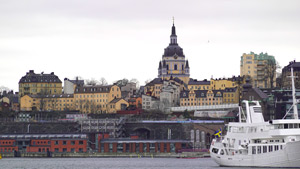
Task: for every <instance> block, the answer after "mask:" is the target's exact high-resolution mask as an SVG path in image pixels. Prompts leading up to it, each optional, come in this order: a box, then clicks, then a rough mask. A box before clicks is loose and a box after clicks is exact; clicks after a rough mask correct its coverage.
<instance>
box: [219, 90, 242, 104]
mask: <svg viewBox="0 0 300 169" xmlns="http://www.w3.org/2000/svg"><path fill="white" fill-rule="evenodd" d="M237 89H238V88H237V87H232V88H225V89H224V91H223V103H224V104H228V103H239V92H238V90H237Z"/></svg>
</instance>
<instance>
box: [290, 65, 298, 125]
mask: <svg viewBox="0 0 300 169" xmlns="http://www.w3.org/2000/svg"><path fill="white" fill-rule="evenodd" d="M291 78H292V95H293V111H294V119H298V108H297V100H296V90H295V82H294V78H295V76H294V70H293V66H291Z"/></svg>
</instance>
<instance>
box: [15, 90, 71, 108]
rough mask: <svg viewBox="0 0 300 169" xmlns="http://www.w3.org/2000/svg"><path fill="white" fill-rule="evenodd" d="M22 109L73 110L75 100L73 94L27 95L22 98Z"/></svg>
mask: <svg viewBox="0 0 300 169" xmlns="http://www.w3.org/2000/svg"><path fill="white" fill-rule="evenodd" d="M20 101H21V104H20V110H21V111H35V110H37V111H73V110H75V101H74V97H73V95H72V94H60V95H25V96H23V97H21V99H20Z"/></svg>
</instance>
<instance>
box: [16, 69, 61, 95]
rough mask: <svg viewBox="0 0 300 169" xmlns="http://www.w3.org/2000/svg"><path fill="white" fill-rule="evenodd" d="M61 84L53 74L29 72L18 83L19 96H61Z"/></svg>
mask: <svg viewBox="0 0 300 169" xmlns="http://www.w3.org/2000/svg"><path fill="white" fill-rule="evenodd" d="M61 93H62V82H61V80H60V79H59V78H58V76H56V75H54V72H52V73H50V74H44V73H41V74H36V73H34V71H33V70H30V71H29V72H27V73H26V75H25V76H23V77H22V78H21V79H20V81H19V95H20V97H22V96H24V95H28V94H30V95H36V94H39V95H47V94H61Z"/></svg>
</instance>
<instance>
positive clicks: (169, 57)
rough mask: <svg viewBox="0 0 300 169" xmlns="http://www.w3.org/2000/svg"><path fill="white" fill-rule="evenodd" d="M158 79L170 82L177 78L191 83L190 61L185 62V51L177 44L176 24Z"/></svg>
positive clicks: (160, 66) (161, 63) (159, 69)
mask: <svg viewBox="0 0 300 169" xmlns="http://www.w3.org/2000/svg"><path fill="white" fill-rule="evenodd" d="M158 77H159V78H161V79H164V80H169V79H170V78H171V77H173V78H176V77H177V78H179V79H180V80H182V81H183V82H184V83H185V84H188V82H189V77H190V67H189V62H188V60H185V55H184V54H183V49H182V48H181V47H180V46H179V45H178V43H177V35H176V30H175V26H174V23H173V26H172V32H171V36H170V44H169V46H168V47H167V48H165V50H164V54H163V56H162V61H160V62H159V66H158Z"/></svg>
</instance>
